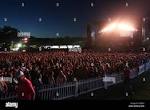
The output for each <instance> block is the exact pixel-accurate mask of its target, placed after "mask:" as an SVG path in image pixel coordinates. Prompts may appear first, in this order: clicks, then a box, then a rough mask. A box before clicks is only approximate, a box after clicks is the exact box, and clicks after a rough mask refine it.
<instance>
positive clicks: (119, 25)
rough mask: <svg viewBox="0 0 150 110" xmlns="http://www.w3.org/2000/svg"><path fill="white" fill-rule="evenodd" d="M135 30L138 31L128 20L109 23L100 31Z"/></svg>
mask: <svg viewBox="0 0 150 110" xmlns="http://www.w3.org/2000/svg"><path fill="white" fill-rule="evenodd" d="M121 31H123V32H125V31H128V32H133V31H136V29H135V28H134V26H132V24H130V23H128V22H114V23H111V24H109V25H107V26H106V27H105V28H103V29H102V30H101V31H100V33H103V32H121Z"/></svg>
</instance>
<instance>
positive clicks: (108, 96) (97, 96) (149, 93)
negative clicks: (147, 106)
mask: <svg viewBox="0 0 150 110" xmlns="http://www.w3.org/2000/svg"><path fill="white" fill-rule="evenodd" d="M143 78H145V81H144V80H143ZM130 84H131V85H133V91H134V92H133V94H129V96H126V90H125V86H124V83H120V84H117V85H114V86H111V87H109V88H108V89H107V90H105V89H100V90H97V91H93V92H90V93H87V94H85V95H81V96H79V97H77V98H73V99H75V100H150V71H148V72H145V73H143V74H141V75H140V76H138V77H137V78H135V79H133V80H131V83H130Z"/></svg>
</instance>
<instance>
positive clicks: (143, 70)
mask: <svg viewBox="0 0 150 110" xmlns="http://www.w3.org/2000/svg"><path fill="white" fill-rule="evenodd" d="M144 72H145V65H144V64H143V65H141V66H139V73H138V75H140V74H142V73H144Z"/></svg>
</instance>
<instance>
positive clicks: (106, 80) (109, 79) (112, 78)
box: [103, 76, 116, 84]
mask: <svg viewBox="0 0 150 110" xmlns="http://www.w3.org/2000/svg"><path fill="white" fill-rule="evenodd" d="M103 82H113V83H114V84H115V83H116V78H115V77H108V76H105V77H103Z"/></svg>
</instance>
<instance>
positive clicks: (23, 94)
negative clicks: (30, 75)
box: [16, 71, 35, 100]
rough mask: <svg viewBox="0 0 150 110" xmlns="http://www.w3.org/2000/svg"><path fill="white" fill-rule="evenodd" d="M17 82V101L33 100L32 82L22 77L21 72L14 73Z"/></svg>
mask: <svg viewBox="0 0 150 110" xmlns="http://www.w3.org/2000/svg"><path fill="white" fill-rule="evenodd" d="M16 79H17V81H18V87H17V90H16V91H17V95H18V99H19V100H34V98H35V90H34V87H33V85H32V82H31V81H30V80H29V79H27V78H26V77H25V76H24V73H23V72H22V71H18V72H17V73H16Z"/></svg>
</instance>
